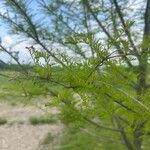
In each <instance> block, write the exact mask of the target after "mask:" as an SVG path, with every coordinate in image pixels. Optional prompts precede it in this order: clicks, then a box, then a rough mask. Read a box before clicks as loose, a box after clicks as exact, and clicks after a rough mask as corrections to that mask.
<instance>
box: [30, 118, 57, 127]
mask: <svg viewBox="0 0 150 150" xmlns="http://www.w3.org/2000/svg"><path fill="white" fill-rule="evenodd" d="M29 122H30V124H32V125H39V124H53V123H56V119H55V118H53V117H52V116H38V117H35V116H32V117H30V118H29Z"/></svg>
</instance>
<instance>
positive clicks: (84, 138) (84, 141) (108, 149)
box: [59, 126, 126, 150]
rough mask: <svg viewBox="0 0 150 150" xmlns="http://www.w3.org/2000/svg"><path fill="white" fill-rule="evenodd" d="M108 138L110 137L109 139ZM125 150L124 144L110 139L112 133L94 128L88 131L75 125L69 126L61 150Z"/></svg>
mask: <svg viewBox="0 0 150 150" xmlns="http://www.w3.org/2000/svg"><path fill="white" fill-rule="evenodd" d="M107 138H108V139H107ZM116 149H119V150H125V149H126V148H125V147H124V145H123V144H121V143H117V142H115V138H114V139H111V140H110V135H109V134H107V136H106V133H103V132H102V131H100V130H99V131H98V130H96V129H92V130H91V131H90V132H86V131H84V130H82V129H79V128H76V127H74V126H67V128H65V133H64V135H63V138H62V141H61V144H60V146H59V150H116Z"/></svg>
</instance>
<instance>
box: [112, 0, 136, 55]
mask: <svg viewBox="0 0 150 150" xmlns="http://www.w3.org/2000/svg"><path fill="white" fill-rule="evenodd" d="M113 2H114V4H115V7H116V11H117V13H118V16H119V18H120V20H121V23H122V25H123V28H124V30H125V33H126V35H127V37H128V39H129V42H130V44H131V46H132V48H133V50H134V52H135V53H136V55H137V57H138V58H139V54H138V50H137V48H136V46H135V45H134V42H133V40H132V37H131V33H130V31H129V30H128V28H127V26H126V23H125V20H124V17H123V14H122V12H121V9H120V7H119V5H118V2H117V0H113Z"/></svg>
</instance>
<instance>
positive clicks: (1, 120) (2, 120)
mask: <svg viewBox="0 0 150 150" xmlns="http://www.w3.org/2000/svg"><path fill="white" fill-rule="evenodd" d="M6 123H7V120H6V119H5V118H3V117H0V125H4V124H6Z"/></svg>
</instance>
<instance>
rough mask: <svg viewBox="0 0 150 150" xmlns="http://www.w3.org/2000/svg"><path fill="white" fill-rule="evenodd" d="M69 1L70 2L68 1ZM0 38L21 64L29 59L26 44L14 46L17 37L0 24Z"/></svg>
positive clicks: (1, 54)
mask: <svg viewBox="0 0 150 150" xmlns="http://www.w3.org/2000/svg"><path fill="white" fill-rule="evenodd" d="M69 1H71V0H69ZM141 1H142V0H136V4H138V3H139V4H140V2H141ZM134 2H135V0H130V3H131V4H132V3H134ZM31 7H32V8H33V9H36V8H37V4H36V0H32V3H31ZM138 7H140V5H132V8H133V10H136V9H137V8H138ZM0 11H3V8H1V2H0ZM0 33H1V34H0V37H1V39H2V44H3V45H4V46H6V47H8V49H9V47H11V48H12V47H13V48H12V50H15V51H19V52H20V54H19V56H20V61H21V62H28V61H29V59H30V55H29V53H28V52H27V50H26V49H25V47H26V46H28V44H27V42H22V43H21V44H19V45H16V46H14V45H15V43H16V41H18V37H17V36H13V35H10V34H9V33H8V29H7V26H5V25H4V24H2V23H1V22H0ZM0 59H2V60H4V61H6V62H8V61H9V60H10V57H9V56H8V55H6V54H4V53H0Z"/></svg>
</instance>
